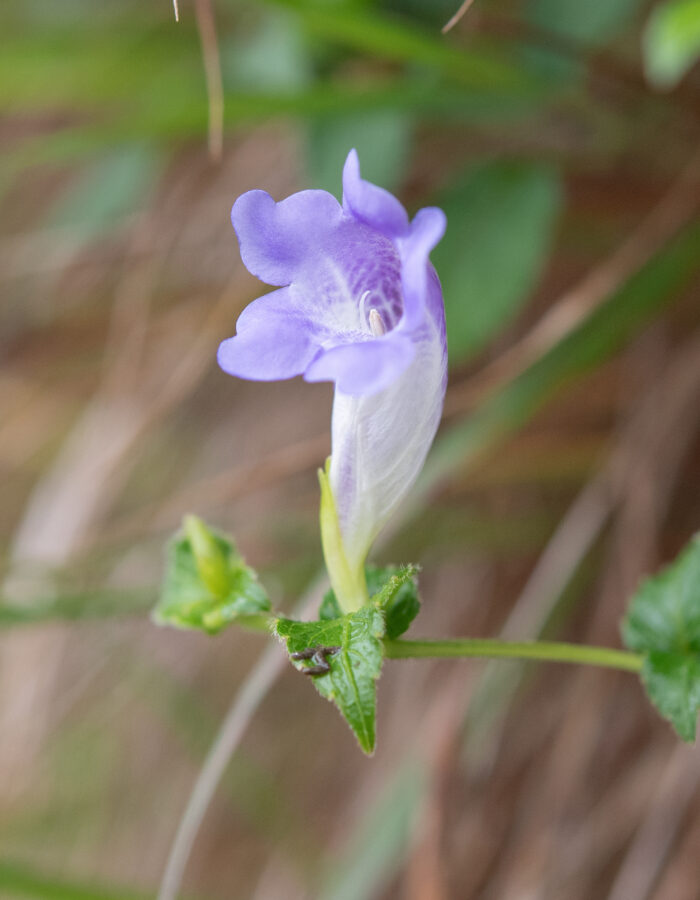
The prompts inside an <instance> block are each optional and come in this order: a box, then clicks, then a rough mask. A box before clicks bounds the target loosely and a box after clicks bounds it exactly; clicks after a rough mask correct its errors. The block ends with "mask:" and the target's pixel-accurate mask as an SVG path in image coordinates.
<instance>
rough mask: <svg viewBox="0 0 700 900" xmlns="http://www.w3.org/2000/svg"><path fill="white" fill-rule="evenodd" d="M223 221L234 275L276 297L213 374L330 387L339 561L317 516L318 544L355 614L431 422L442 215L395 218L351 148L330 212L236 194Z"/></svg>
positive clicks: (438, 402)
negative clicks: (233, 242)
mask: <svg viewBox="0 0 700 900" xmlns="http://www.w3.org/2000/svg"><path fill="white" fill-rule="evenodd" d="M231 220H232V222H233V227H234V229H235V231H236V234H237V236H238V240H239V242H240V248H241V257H242V259H243V262H244V263H245V265H246V267H247V268H248V270H249V271H250V272H251V273H252V274H253V275H257V276H258V278H260V279H261V280H262V281H265V282H267V283H268V284H271V285H276V286H279V289H278V290H276V291H273V292H271V293H269V294H266V295H264V296H263V297H260V298H258V299H257V300H255V301H253V302H252V303H251V304H250V305H249V306H248V307H247V308H246V309H245V310H244V311H243V312H242V313H241V315H240V317H239V319H238V322H237V324H236V335H235V337H232V338H230V339H229V340H226V341H224V342H223V343H222V344H221V347H220V348H219V355H218V359H219V364H220V366H221V367H222V369H224V371H226V372H229V373H230V374H231V375H237V376H238V377H240V378H249V379H253V380H261V381H272V380H277V379H284V378H291V377H293V376H295V375H303V377H304V378H305V379H306V380H307V381H333V382H335V388H336V391H335V398H334V404H333V423H332V454H331V460H330V468H329V471H328V479H329V485H330V491H331V494H332V504H334V511H333V515H336V514H337V524H338V528H339V537H340V541H339V543H340V549H339V550H338V552H339V553H340V554H341V556H342V557H343V558H342V559H340V560H338V559H335V557H336V556H337V553H335V552H333V551H331V550H330V545H331V544H333V543H334V542H333V540H331V539H330V538H329V537H328V534H327V533H326V532H327V530H328V525H327V522H326V525H325V526H324V519H323V508H322V537H323V540H324V552H325V555H326V563H327V566H328V569H329V575H330V578H331V583H332V586H333V588H334V590H335V592H336V595H337V596H338V600H339V602H340V603H341V605H342V606H343V607H344V608H345V609H347V610H349V609H356V608H358V607H359V606H360V605H361V604H362V603H363V602H364V600H365V599H366V588H365V587H364V574H363V567H364V561H365V558H366V555H367V552H368V550H369V547H370V545H371V543H372V541H373V540H374V538H375V537H376V535H377V533H378V531H379V529H380V528H381V527H382V526H383V525H384V523H385V522H386V521H387V519H388V518H389V516H390V515H391V514H392V512H393V511H394V509H395V508H396V506H397V505H398V503H399V502H400V501H401V500H402V499H403V497H404V496H405V494H406V492H407V491H408V489H409V488H410V486H411V485H412V484H413V482H414V480H415V478H416V476H417V475H418V473H419V471H420V469H421V467H422V465H423V462H424V460H425V456H426V454H427V452H428V449H429V447H430V444H431V443H432V440H433V437H434V435H435V431H436V430H437V426H438V423H439V420H440V415H441V412H442V402H443V398H444V392H445V386H446V371H447V369H446V363H447V347H446V341H445V315H444V307H443V301H442V292H441V289H440V283H439V281H438V278H437V275H436V274H435V271H434V269H433V268H432V266H431V265H430V261H429V253H430V251H431V250H432V248H433V247H434V246H435V244H436V243H437V242H438V241H439V240H440V238H441V237H442V234H443V232H444V229H445V216H444V213H443V212H442V211H441V210H439V209H436V208H426V209H422V210H420V211H419V212H418V213H417V214H416V216H415V217H414V219H413V221H409V219H408V216H407V214H406V211H405V210H404V208H403V206H402V205H401V203H400V202H399V201H398V200H397V199H396V198H395V197H394V196H393V195H392V194H390V193H388V192H387V191H385V190H383V189H382V188H380V187H377V186H376V185H373V184H370V183H369V182H367V181H364V180H363V179H362V178H361V177H360V166H359V160H358V157H357V154H356V152H355V151H354V150H352V151H351V152H350V154H349V155H348V158H347V161H346V163H345V168H344V170H343V203H342V205H341V204H339V203H338V201H337V200H336V199H335V197H333V196H332V195H331V194H329V193H327V192H326V191H315V190H310V191H301V192H299V193H297V194H293V195H292V196H291V197H288V198H287V199H286V200H282V201H281V202H280V203H275V201H274V200H273V199H272V197H270V195H269V194H267V193H266V192H265V191H249V192H248V193H246V194H243V195H242V196H241V197H239V198H238V200H237V201H236V202H235V204H234V206H233V210H232V213H231ZM329 502H330V501H329ZM327 519H328V517H327ZM324 529H325V530H324ZM330 557H334V558H333V559H331V558H330Z"/></svg>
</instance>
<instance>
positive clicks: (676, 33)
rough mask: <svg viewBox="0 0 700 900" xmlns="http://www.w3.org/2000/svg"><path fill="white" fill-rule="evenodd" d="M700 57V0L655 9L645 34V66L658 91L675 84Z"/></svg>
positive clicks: (672, 0) (672, 1)
mask: <svg viewBox="0 0 700 900" xmlns="http://www.w3.org/2000/svg"><path fill="white" fill-rule="evenodd" d="M698 57H700V0H668V2H666V3H662V4H660V5H658V6H655V7H654V8H653V9H652V11H651V15H650V16H649V21H648V22H647V26H646V30H645V32H644V63H645V67H646V73H647V76H648V78H649V80H650V81H651V82H652V83H653V84H655V85H656V86H657V87H660V88H670V87H673V86H674V85H676V84H677V83H678V82H679V81H680V80H681V78H682V77H683V76H684V75H685V73H686V72H687V71H688V70H689V69H690V68H691V66H693V65H694V64H695V63H696V61H697V60H698Z"/></svg>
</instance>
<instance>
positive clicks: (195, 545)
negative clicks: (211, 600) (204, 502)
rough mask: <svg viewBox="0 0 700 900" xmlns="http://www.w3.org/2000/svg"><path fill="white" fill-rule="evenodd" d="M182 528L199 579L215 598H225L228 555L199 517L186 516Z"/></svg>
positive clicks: (228, 571)
mask: <svg viewBox="0 0 700 900" xmlns="http://www.w3.org/2000/svg"><path fill="white" fill-rule="evenodd" d="M182 527H183V530H184V532H185V535H186V537H187V540H188V541H189V542H190V547H191V548H192V555H193V556H194V559H195V564H196V566H197V571H198V572H199V577H200V578H201V579H202V581H203V582H204V584H205V585H206V587H207V589H208V590H209V591H211V593H212V594H213V595H214V596H215V597H225V596H226V595H227V593H228V591H229V575H230V566H229V562H228V559H227V557H226V553H225V552H224V551H223V549H222V548H221V546H220V544H219V542H218V541H217V539H216V537H215V536H214V535H213V534H212V533H211V531H210V530H209V529H208V528H207V526H206V525H205V524H204V522H203V521H202V520H201V519H200V518H199V517H198V516H191V515H190V516H185V518H184V519H183V521H182Z"/></svg>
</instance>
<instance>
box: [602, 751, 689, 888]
mask: <svg viewBox="0 0 700 900" xmlns="http://www.w3.org/2000/svg"><path fill="white" fill-rule="evenodd" d="M698 785H700V763H699V761H698V755H697V749H696V748H695V747H686V746H684V745H683V744H680V745H679V746H677V747H676V749H675V750H674V751H673V753H672V754H671V757H670V759H669V760H668V762H667V764H666V766H665V767H664V770H663V774H662V775H661V779H660V780H659V781H658V782H657V786H656V791H655V792H654V796H653V798H652V800H651V803H650V807H649V810H648V813H647V816H646V818H645V819H644V821H643V822H642V824H641V826H640V828H639V830H638V832H637V834H636V835H635V838H634V840H633V841H632V844H631V846H630V847H629V849H628V851H627V853H626V854H625V857H624V859H623V861H622V865H621V866H620V868H619V871H618V873H617V876H616V878H615V881H614V883H613V886H612V888H611V890H610V893H609V894H608V900H630V898H631V897H634V900H649V898H650V897H652V896H653V892H654V887H655V885H656V882H657V879H658V877H659V875H660V873H661V871H662V869H663V866H664V864H665V862H666V861H667V860H668V858H669V855H670V853H671V850H672V847H673V845H674V843H675V841H676V840H677V838H678V836H679V831H680V826H681V822H682V821H683V819H684V818H685V816H686V814H687V812H688V810H689V809H690V806H691V804H692V802H693V801H694V799H695V797H696V795H697V790H698Z"/></svg>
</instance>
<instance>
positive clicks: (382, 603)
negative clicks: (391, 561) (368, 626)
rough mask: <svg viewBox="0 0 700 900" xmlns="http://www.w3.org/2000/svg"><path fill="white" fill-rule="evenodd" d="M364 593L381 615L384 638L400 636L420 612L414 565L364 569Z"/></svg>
mask: <svg viewBox="0 0 700 900" xmlns="http://www.w3.org/2000/svg"><path fill="white" fill-rule="evenodd" d="M366 574H367V591H368V593H369V596H370V599H371V600H372V601H373V602H374V603H376V604H377V605H378V606H379V607H380V609H382V610H383V612H384V622H385V627H386V636H387V637H388V638H389V639H390V640H393V639H394V638H397V637H399V636H400V635H402V634H403V633H404V632H405V631H406V630H407V629H408V627H409V625H410V624H411V622H412V621H413V620H414V619H415V617H416V616H417V615H418V612H419V611H420V600H419V599H418V585H417V583H416V575H417V574H418V569H417V568H416V566H400V567H399V566H385V567H383V568H378V567H376V566H368V567H367V570H366Z"/></svg>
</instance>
